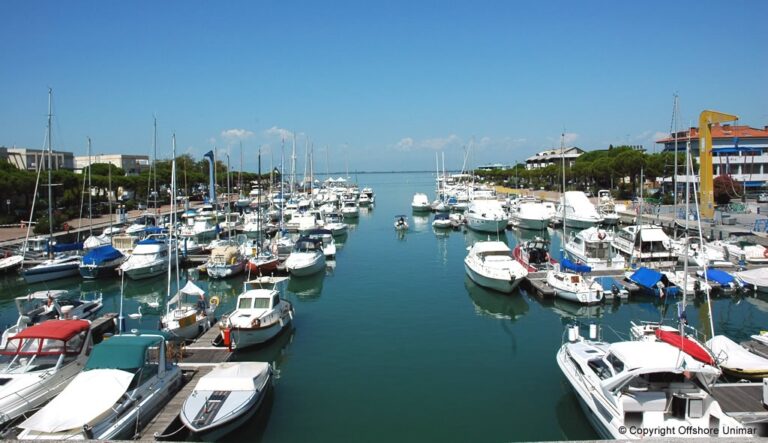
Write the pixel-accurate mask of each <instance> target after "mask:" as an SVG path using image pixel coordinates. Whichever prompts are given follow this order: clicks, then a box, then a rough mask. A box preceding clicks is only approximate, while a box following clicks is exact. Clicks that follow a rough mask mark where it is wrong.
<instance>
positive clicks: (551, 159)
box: [525, 146, 584, 169]
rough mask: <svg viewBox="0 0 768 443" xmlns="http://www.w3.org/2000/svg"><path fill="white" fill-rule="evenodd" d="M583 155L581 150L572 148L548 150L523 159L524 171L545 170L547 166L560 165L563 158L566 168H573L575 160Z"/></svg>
mask: <svg viewBox="0 0 768 443" xmlns="http://www.w3.org/2000/svg"><path fill="white" fill-rule="evenodd" d="M583 153H584V150H583V149H580V148H577V147H575V146H574V147H572V148H564V149H563V150H561V149H550V150H548V151H541V152H538V153H536V155H533V156H531V157H528V158H527V159H525V169H539V168H546V167H547V166H549V165H554V164H557V165H560V164H562V163H561V162H562V161H563V158H565V162H566V164H567V166H569V167H570V166H573V164H574V163H575V162H576V159H577V158H579V156H580V155H581V154H583Z"/></svg>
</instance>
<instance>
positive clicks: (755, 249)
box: [710, 232, 768, 264]
mask: <svg viewBox="0 0 768 443" xmlns="http://www.w3.org/2000/svg"><path fill="white" fill-rule="evenodd" d="M751 235H752V233H751V232H744V233H731V236H730V238H728V239H727V240H715V241H713V242H711V243H710V245H711V246H712V247H714V248H719V249H722V250H723V253H724V255H725V258H726V259H731V260H736V261H744V262H746V263H752V264H765V263H768V248H766V247H765V246H763V245H759V244H756V243H755V242H753V241H752V240H750V239H749V238H750V236H751Z"/></svg>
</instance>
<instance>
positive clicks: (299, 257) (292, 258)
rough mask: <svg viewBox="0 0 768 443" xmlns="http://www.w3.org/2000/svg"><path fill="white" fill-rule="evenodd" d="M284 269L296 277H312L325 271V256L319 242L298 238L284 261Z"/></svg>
mask: <svg viewBox="0 0 768 443" xmlns="http://www.w3.org/2000/svg"><path fill="white" fill-rule="evenodd" d="M285 269H286V270H287V271H288V272H289V273H290V274H291V275H295V276H298V277H302V276H307V275H312V274H315V273H317V272H320V271H322V270H324V269H325V254H324V253H323V244H322V241H321V240H318V239H313V238H309V237H300V238H299V239H298V240H297V241H296V244H294V246H293V251H291V255H289V256H288V258H287V259H286V260H285Z"/></svg>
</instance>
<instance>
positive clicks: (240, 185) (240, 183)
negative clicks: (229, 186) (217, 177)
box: [237, 140, 244, 195]
mask: <svg viewBox="0 0 768 443" xmlns="http://www.w3.org/2000/svg"><path fill="white" fill-rule="evenodd" d="M237 189H238V190H239V191H240V195H244V194H243V141H242V140H240V171H239V172H238V173H237Z"/></svg>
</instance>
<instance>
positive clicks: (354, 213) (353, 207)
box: [341, 200, 360, 218]
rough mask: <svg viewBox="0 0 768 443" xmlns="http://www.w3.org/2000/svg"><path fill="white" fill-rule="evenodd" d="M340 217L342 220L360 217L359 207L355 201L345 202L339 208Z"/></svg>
mask: <svg viewBox="0 0 768 443" xmlns="http://www.w3.org/2000/svg"><path fill="white" fill-rule="evenodd" d="M341 216H342V217H344V218H358V217H360V206H359V205H358V204H357V202H356V201H350V200H347V201H345V202H344V204H343V206H342V207H341Z"/></svg>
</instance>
